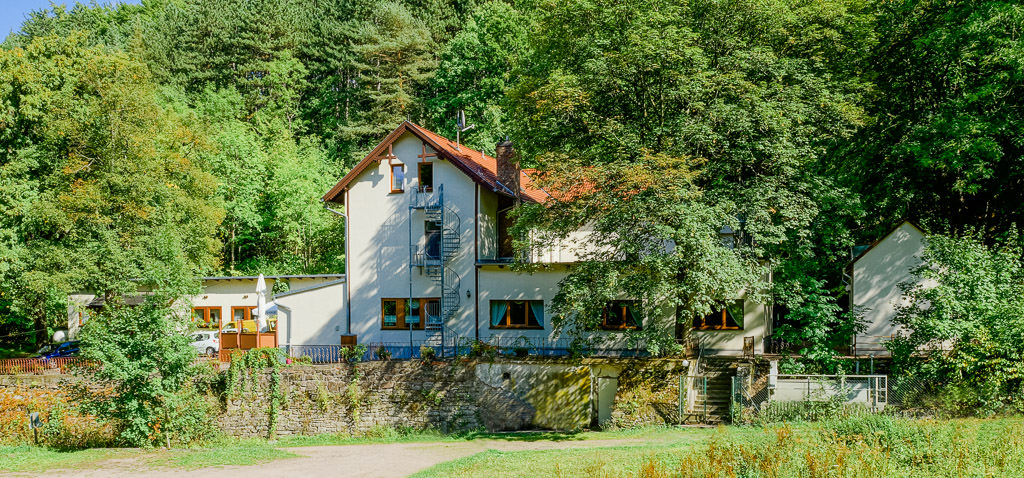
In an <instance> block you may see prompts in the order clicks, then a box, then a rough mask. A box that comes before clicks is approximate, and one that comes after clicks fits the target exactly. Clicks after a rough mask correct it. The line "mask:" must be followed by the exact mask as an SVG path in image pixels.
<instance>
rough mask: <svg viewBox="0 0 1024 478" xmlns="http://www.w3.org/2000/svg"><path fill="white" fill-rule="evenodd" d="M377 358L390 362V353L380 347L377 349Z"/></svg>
mask: <svg viewBox="0 0 1024 478" xmlns="http://www.w3.org/2000/svg"><path fill="white" fill-rule="evenodd" d="M377 358H379V359H381V360H391V351H390V350H388V349H386V348H384V347H381V348H379V349H377Z"/></svg>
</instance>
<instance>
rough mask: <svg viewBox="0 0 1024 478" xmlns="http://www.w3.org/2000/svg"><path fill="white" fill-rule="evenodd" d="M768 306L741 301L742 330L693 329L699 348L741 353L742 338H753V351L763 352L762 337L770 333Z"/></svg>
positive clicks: (725, 352) (722, 353) (726, 352)
mask: <svg viewBox="0 0 1024 478" xmlns="http://www.w3.org/2000/svg"><path fill="white" fill-rule="evenodd" d="M768 316H769V315H768V306H767V305H764V304H758V303H757V302H754V301H751V300H744V301H743V329H742V330H693V331H692V332H691V333H692V334H693V335H694V336H695V337H697V340H699V341H700V345H701V348H702V349H703V350H705V351H706V352H707V353H712V354H715V355H741V354H742V353H743V339H744V338H745V337H753V338H754V353H755V354H761V353H764V338H765V337H767V336H768V335H769V334H771V330H769V327H768Z"/></svg>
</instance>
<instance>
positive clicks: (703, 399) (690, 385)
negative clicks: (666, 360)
mask: <svg viewBox="0 0 1024 478" xmlns="http://www.w3.org/2000/svg"><path fill="white" fill-rule="evenodd" d="M679 417H680V420H683V421H686V419H687V418H693V419H696V420H697V421H699V422H706V421H707V419H708V378H707V377H705V376H702V375H683V376H680V377H679Z"/></svg>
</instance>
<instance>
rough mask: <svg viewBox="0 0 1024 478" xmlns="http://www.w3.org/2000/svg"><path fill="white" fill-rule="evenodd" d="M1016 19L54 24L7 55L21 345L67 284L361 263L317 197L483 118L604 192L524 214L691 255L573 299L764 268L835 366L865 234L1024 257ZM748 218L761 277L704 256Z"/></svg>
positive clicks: (10, 270)
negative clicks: (355, 171)
mask: <svg viewBox="0 0 1024 478" xmlns="http://www.w3.org/2000/svg"><path fill="white" fill-rule="evenodd" d="M1022 25H1024V7H1022V6H1021V5H1020V3H1019V2H1016V1H1009V0H1007V1H976V0H943V1H936V0H758V1H753V0H688V1H678V0H622V1H620V0H522V1H507V2H506V1H497V0H491V1H486V2H485V1H478V0H477V1H474V0H468V1H453V0H384V1H377V0H374V1H369V0H144V1H143V2H142V4H141V5H130V4H128V5H119V6H107V5H98V4H92V5H81V4H76V5H73V6H70V7H66V8H65V7H62V6H55V7H53V8H52V9H50V10H44V11H37V12H34V13H32V14H31V15H30V16H29V18H27V20H26V21H25V22H24V24H22V26H21V29H20V30H19V31H16V32H14V33H12V34H11V35H10V36H8V37H7V38H6V39H5V40H4V42H3V44H2V46H0V336H5V337H8V338H5V339H0V341H6V342H9V341H10V340H12V339H10V337H18V336H17V335H16V334H29V335H27V336H28V337H37V340H40V341H41V340H44V338H45V334H46V331H45V330H43V331H42V332H37V331H38V329H39V328H40V327H42V328H44V329H45V327H46V326H47V325H51V326H52V325H53V324H55V323H57V322H59V318H60V317H61V316H62V314H64V307H65V300H66V296H67V293H68V292H69V291H72V290H80V289H90V290H97V291H103V292H104V293H105V294H107V295H108V296H111V297H113V295H114V294H119V293H121V292H126V290H125V289H126V288H130V287H131V284H129V283H127V282H126V281H125V279H126V278H149V279H151V280H154V281H160V280H171V279H168V278H173V277H197V276H198V275H201V274H202V275H212V274H225V275H234V274H256V273H265V274H304V273H323V272H339V271H343V270H344V260H345V258H344V255H343V250H344V248H343V243H342V242H343V237H344V236H343V221H341V220H339V219H337V218H336V217H333V216H332V215H331V214H330V213H328V212H327V211H325V210H324V209H323V208H322V207H321V204H320V201H319V197H320V196H321V195H322V194H323V193H324V192H325V191H326V190H327V189H328V188H329V187H330V186H331V185H332V184H333V183H334V182H335V181H337V180H338V179H339V178H340V177H341V176H342V175H343V174H344V173H345V172H346V171H347V170H348V169H349V168H350V167H351V166H353V165H354V164H355V162H356V161H358V160H359V159H361V158H362V156H363V155H365V154H366V153H367V152H368V151H369V150H370V149H372V148H373V146H375V145H376V143H377V142H378V141H380V140H381V139H382V138H383V136H384V135H385V134H387V133H388V132H389V131H391V130H392V129H393V128H394V127H395V126H397V125H398V124H399V123H400V122H401V121H402V120H405V119H411V120H413V121H414V122H417V123H418V124H421V125H423V126H425V127H427V128H430V129H432V130H434V131H436V132H438V133H439V134H442V135H450V136H454V130H455V115H456V112H457V111H458V110H460V109H462V110H465V112H466V116H467V118H469V121H470V122H472V123H475V124H476V125H477V127H476V128H475V129H473V130H471V131H469V132H467V133H466V135H465V136H464V142H465V143H467V144H469V145H470V146H473V147H476V148H479V149H482V150H484V151H488V152H493V148H494V144H495V142H496V141H498V140H500V139H504V138H505V137H509V138H512V140H513V141H514V142H515V144H516V147H517V149H518V151H519V152H520V154H521V156H522V158H523V161H524V164H526V165H528V166H533V167H539V168H541V169H542V170H544V171H548V172H549V175H548V176H547V177H545V181H546V184H547V185H548V186H549V187H552V188H557V187H559V186H560V185H566V184H574V183H578V182H579V181H589V182H591V183H593V184H597V185H603V186H605V187H602V188H599V189H598V191H599V193H598V194H595V195H594V196H593V197H588V198H583V199H585V200H583V201H580V202H579V203H577V204H574V205H569V204H566V205H560V206H559V207H550V208H546V209H540V210H538V209H536V208H534V209H530V208H527V209H525V210H524V212H523V214H522V215H521V217H520V227H531V228H532V227H540V226H543V227H547V228H549V229H551V230H559V229H563V230H565V229H569V228H572V227H576V226H578V225H579V223H580V221H581V220H594V219H595V218H597V220H598V225H599V227H600V228H601V229H602V230H603V231H606V232H608V235H607V237H609V238H614V240H615V241H616V242H615V243H614V244H612V245H613V246H614V247H616V248H618V249H619V250H621V251H625V252H627V253H630V252H643V251H644V250H646V249H645V248H647V247H648V245H647V243H648V242H649V241H650V238H651V237H657V238H664V239H671V240H672V241H673V243H674V244H675V245H676V247H677V248H678V250H679V251H680V253H676V254H674V255H673V256H672V257H671V258H669V259H668V260H662V261H660V262H654V261H647V262H645V261H644V260H639V261H638V263H635V264H632V265H631V266H630V268H629V269H628V270H625V269H620V270H618V271H610V270H609V269H608V268H609V267H614V266H609V265H608V264H597V263H594V264H591V265H590V266H589V267H581V269H580V272H579V274H577V275H575V276H572V277H571V278H570V279H571V280H570V281H568V282H567V283H566V284H565V285H566V287H565V288H564V290H563V294H562V295H561V297H560V300H561V302H560V303H561V304H563V305H564V307H565V310H571V309H573V308H577V307H578V308H580V310H583V309H585V308H586V307H584V305H585V304H584V305H580V303H581V302H586V301H587V300H592V298H593V297H596V296H595V295H593V294H589V293H587V292H586V291H587V290H590V291H593V290H595V289H600V290H605V289H607V290H612V289H613V288H620V289H621V288H623V287H629V288H632V289H633V290H637V291H643V292H642V293H643V294H644V295H645V297H665V296H672V297H673V299H672V302H673V303H674V304H675V305H676V306H677V307H680V308H683V309H685V310H692V311H700V310H704V309H707V308H709V307H711V304H712V303H713V302H714V301H715V300H719V299H721V295H722V294H723V293H725V292H724V291H726V290H727V289H730V288H732V290H735V287H736V286H737V285H739V284H743V283H748V282H749V281H750V280H751V278H752V277H753V276H756V275H758V274H761V273H763V272H764V270H761V269H759V268H761V267H765V268H770V269H771V270H772V272H773V274H774V277H773V278H774V281H773V284H774V285H773V290H772V291H770V292H771V294H772V297H774V300H775V302H776V304H777V305H779V306H781V307H782V308H784V309H785V310H786V317H787V324H788V326H785V327H781V328H780V329H779V330H778V333H779V334H783V335H787V334H788V335H787V336H788V337H789V338H790V339H791V340H792V341H794V342H803V343H807V344H811V345H812V347H811V349H809V350H806V351H805V352H806V353H807V354H809V355H813V354H815V353H818V352H820V353H830V352H828V351H829V350H831V348H832V347H833V346H834V345H835V343H833V342H834V341H835V340H840V341H841V340H843V337H842V334H836V333H834V332H835V331H837V330H844V329H849V328H850V327H853V325H852V323H853V322H852V319H851V315H850V314H845V313H843V310H844V307H843V304H844V298H843V294H844V290H845V289H844V278H843V268H844V266H845V265H846V263H847V261H848V260H849V258H850V247H851V246H854V245H857V244H864V243H868V242H871V241H872V240H874V239H876V238H877V237H878V236H879V235H880V234H882V233H884V232H886V231H887V230H888V229H890V228H891V227H893V226H895V225H896V223H897V222H899V220H901V219H903V218H912V219H914V220H915V221H917V222H918V223H920V224H921V225H923V226H924V227H925V228H926V229H928V230H929V232H931V233H936V234H947V235H951V236H964V235H969V236H971V237H976V238H978V240H979V241H980V242H981V243H983V244H987V245H993V244H998V243H1002V242H1005V241H1011V240H1012V241H1016V240H1018V238H1017V237H1016V234H1017V230H1016V229H1015V228H1014V225H1015V224H1018V223H1020V219H1021V215H1022V213H1024V207H1022V206H1021V204H1022V201H1024V184H1022V181H1024V161H1022V153H1024V28H1022V27H1021V26H1022ZM624 186H629V187H628V188H626V187H624ZM626 189H629V190H632V191H640V193H635V192H634V193H629V194H622V192H623V190H626ZM562 206H564V207H562ZM740 220H742V224H740ZM725 223H732V225H733V226H734V227H735V228H736V229H737V230H740V229H742V231H743V234H744V235H745V236H747V237H749V238H750V239H751V241H749V243H750V244H752V245H753V247H751V248H750V250H751V252H750V253H749V254H748V255H747V257H746V262H744V260H743V259H744V258H743V257H740V259H741V260H738V261H737V260H736V257H735V256H736V254H740V255H742V254H743V253H739V252H737V253H735V254H734V253H733V252H723V249H722V248H710V247H709V246H708V244H712V243H714V242H715V241H718V240H719V239H718V236H717V234H718V230H719V229H720V228H721V226H722V224H725ZM725 254H729V255H728V256H726V255H725ZM641 255H642V254H641ZM630 257H632V256H630ZM765 258H767V263H766V261H765ZM746 266H750V267H746ZM574 284H575V287H574ZM678 291H684V293H680V292H678ZM588 294H589V297H590V298H591V299H588ZM582 317H585V314H584V316H582ZM17 340H24V337H22V338H21V339H17Z"/></svg>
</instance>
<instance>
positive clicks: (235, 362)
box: [225, 347, 285, 438]
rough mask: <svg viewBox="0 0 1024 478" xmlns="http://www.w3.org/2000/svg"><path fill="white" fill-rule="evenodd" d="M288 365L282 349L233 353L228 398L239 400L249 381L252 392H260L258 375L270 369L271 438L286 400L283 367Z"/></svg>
mask: <svg viewBox="0 0 1024 478" xmlns="http://www.w3.org/2000/svg"><path fill="white" fill-rule="evenodd" d="M284 364H285V355H284V352H282V351H281V349H279V348H276V347H266V348H258V349H252V350H249V351H241V350H236V351H235V352H233V353H232V354H231V366H230V367H229V368H228V377H227V386H226V387H225V394H226V398H228V399H230V398H237V397H239V396H240V395H241V393H242V388H243V386H244V384H245V383H246V382H248V384H249V392H250V393H252V394H254V395H255V394H256V393H257V392H258V390H257V388H258V387H259V380H257V375H256V374H257V373H261V372H263V371H264V370H266V369H267V368H269V369H270V383H269V386H268V388H269V389H268V390H267V394H266V396H267V398H268V400H267V402H268V403H267V407H268V408H267V438H273V437H274V435H275V434H276V433H277V417H278V412H279V411H280V408H281V403H282V402H283V401H284V400H283V396H282V393H281V367H282V366H284Z"/></svg>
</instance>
